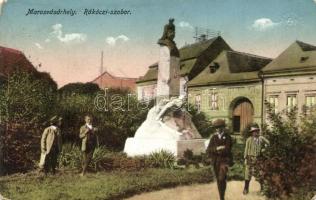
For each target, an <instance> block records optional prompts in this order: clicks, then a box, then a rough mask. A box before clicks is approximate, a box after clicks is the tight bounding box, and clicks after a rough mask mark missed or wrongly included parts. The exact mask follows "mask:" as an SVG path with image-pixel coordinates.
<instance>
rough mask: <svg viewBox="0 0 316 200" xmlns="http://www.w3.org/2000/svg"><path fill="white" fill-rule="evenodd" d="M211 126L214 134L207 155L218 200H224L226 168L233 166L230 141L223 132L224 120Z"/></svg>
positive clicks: (219, 120) (227, 135)
mask: <svg viewBox="0 0 316 200" xmlns="http://www.w3.org/2000/svg"><path fill="white" fill-rule="evenodd" d="M213 126H214V128H215V129H216V133H215V134H214V135H213V136H212V138H211V139H210V143H209V145H208V147H207V153H208V155H209V156H210V158H211V159H212V165H213V168H214V173H215V176H216V180H217V187H218V192H219V196H220V200H224V199H225V190H226V179H227V172H228V167H229V166H232V165H233V158H232V152H231V149H232V139H231V136H230V135H229V134H228V132H227V131H226V130H225V126H226V124H225V121H224V120H222V119H217V120H215V121H214V122H213Z"/></svg>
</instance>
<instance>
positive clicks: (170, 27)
mask: <svg viewBox="0 0 316 200" xmlns="http://www.w3.org/2000/svg"><path fill="white" fill-rule="evenodd" d="M173 22H174V19H172V18H171V19H169V23H168V24H166V25H165V26H164V30H163V34H162V37H161V38H160V39H159V40H158V44H159V45H161V46H167V47H168V48H169V49H170V55H171V56H175V57H179V56H180V54H179V50H178V48H177V45H176V43H175V42H174V41H173V39H174V38H175V36H176V28H175V26H174V24H173Z"/></svg>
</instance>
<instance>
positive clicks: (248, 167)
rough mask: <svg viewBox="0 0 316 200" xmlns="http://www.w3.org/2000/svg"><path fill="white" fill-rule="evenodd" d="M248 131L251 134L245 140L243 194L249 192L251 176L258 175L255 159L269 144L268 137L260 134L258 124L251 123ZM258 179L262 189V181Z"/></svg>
mask: <svg viewBox="0 0 316 200" xmlns="http://www.w3.org/2000/svg"><path fill="white" fill-rule="evenodd" d="M249 132H250V133H251V134H252V136H251V137H249V138H248V139H247V140H246V146H245V151H244V159H245V186H244V191H243V194H248V193H249V183H250V180H251V177H252V176H257V175H258V171H257V170H256V164H257V159H258V158H259V157H260V156H261V154H262V152H263V151H264V149H265V148H266V147H267V146H269V144H270V142H269V140H268V139H266V138H265V137H263V136H262V135H260V128H259V126H258V124H253V125H252V126H251V127H250V130H249ZM258 181H259V183H260V185H261V189H262V186H263V185H262V181H261V180H258Z"/></svg>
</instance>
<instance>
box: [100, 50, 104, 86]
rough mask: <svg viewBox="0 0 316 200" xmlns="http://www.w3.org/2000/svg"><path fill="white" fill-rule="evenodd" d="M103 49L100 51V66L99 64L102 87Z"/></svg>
mask: <svg viewBox="0 0 316 200" xmlns="http://www.w3.org/2000/svg"><path fill="white" fill-rule="evenodd" d="M102 76H103V51H101V66H100V88H102V83H103V80H102V79H103V77H102Z"/></svg>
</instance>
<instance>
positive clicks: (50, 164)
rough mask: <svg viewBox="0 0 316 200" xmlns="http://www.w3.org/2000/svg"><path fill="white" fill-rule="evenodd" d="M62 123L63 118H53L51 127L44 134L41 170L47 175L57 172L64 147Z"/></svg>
mask: <svg viewBox="0 0 316 200" xmlns="http://www.w3.org/2000/svg"><path fill="white" fill-rule="evenodd" d="M61 122H62V118H61V117H57V116H54V117H52V118H51V119H50V126H49V127H47V128H46V129H45V130H44V132H43V134H42V139H41V154H42V155H41V161H40V168H41V169H44V172H45V174H47V173H48V172H49V171H50V170H51V171H52V173H53V174H55V172H56V166H57V158H58V154H59V153H60V152H61V147H62V140H61V131H60V126H61Z"/></svg>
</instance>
